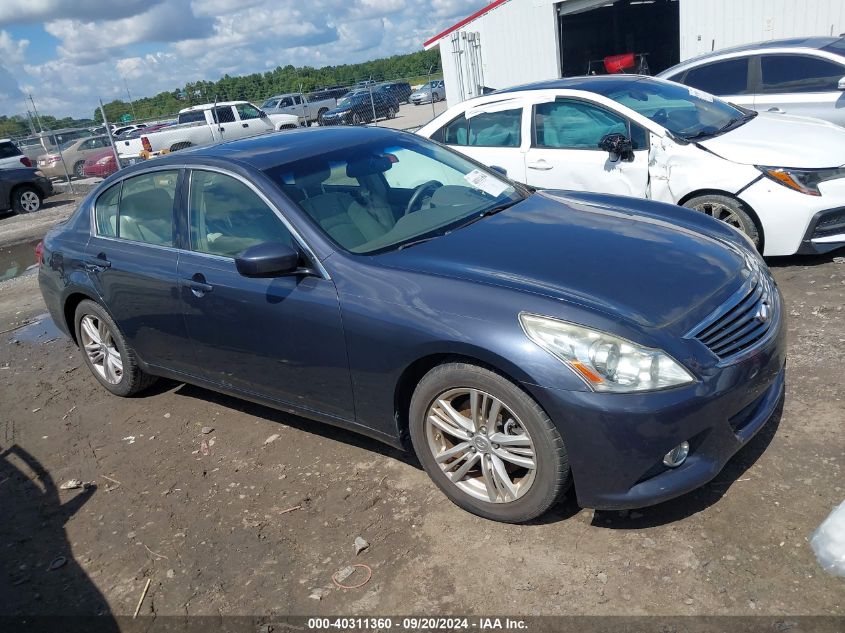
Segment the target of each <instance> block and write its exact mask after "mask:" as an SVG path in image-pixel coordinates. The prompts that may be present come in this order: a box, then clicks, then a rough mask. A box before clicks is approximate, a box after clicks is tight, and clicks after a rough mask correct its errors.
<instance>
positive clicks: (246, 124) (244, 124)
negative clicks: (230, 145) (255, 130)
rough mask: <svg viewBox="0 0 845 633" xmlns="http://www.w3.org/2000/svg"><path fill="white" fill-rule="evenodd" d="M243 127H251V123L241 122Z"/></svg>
mask: <svg viewBox="0 0 845 633" xmlns="http://www.w3.org/2000/svg"><path fill="white" fill-rule="evenodd" d="M241 127H249V123H241Z"/></svg>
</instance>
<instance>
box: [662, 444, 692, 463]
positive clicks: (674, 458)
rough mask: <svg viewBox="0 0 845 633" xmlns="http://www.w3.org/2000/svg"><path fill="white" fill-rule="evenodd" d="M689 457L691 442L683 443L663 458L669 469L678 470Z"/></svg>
mask: <svg viewBox="0 0 845 633" xmlns="http://www.w3.org/2000/svg"><path fill="white" fill-rule="evenodd" d="M687 455H689V442H681V443H680V444H678V445H677V446H676V447H675V448H673V449H672V450H671V451H669V452H668V453H666V457H664V458H663V464H664V465H666V466H668V467H669V468H677V467H678V466H680V465H681V464H683V463H684V462H685V461H686V460H687Z"/></svg>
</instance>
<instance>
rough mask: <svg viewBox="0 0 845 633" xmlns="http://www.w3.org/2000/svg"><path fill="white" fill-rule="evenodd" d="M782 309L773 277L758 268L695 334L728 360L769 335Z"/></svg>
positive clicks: (721, 357) (714, 351) (718, 354)
mask: <svg viewBox="0 0 845 633" xmlns="http://www.w3.org/2000/svg"><path fill="white" fill-rule="evenodd" d="M778 308H779V306H778V305H777V297H776V294H775V291H774V287H773V285H772V281H771V279H769V277H768V275H767V274H766V273H764V272H762V271H760V270H759V269H758V270H755V271H754V273H753V275H752V278H751V281H750V282H749V283H747V284H746V285H745V286H744V287H743V289H742V290H741V291H740V292H739V293H737V294H736V295H734V296H733V298H732V299H731V301H730V302H729V303H728V304H727V305H726V306H724V307H723V308H722V309H721V310H719V311H718V312H717V313H716V314H715V315H714V316H712V317H710V318H709V319H708V320H707V321H705V323H704V324H703V325H702V326H699V328H698V329H697V331H694V334H693V335H694V336H695V338H697V339H698V340H699V341H701V342H702V343H704V345H706V346H707V347H708V348H709V349H710V351H711V352H713V353H714V354H715V355H716V356H718V357H719V359H720V360H727V359H730V358H732V357H734V356H736V355H737V354H741V353H742V352H744V351H746V350H748V349H750V348H752V347H754V345H756V344H757V343H758V342H759V341H760V340H762V339H763V338H764V337H765V336H766V334H767V333H768V332H769V329H770V328H771V327H772V323H774V321H775V320H776V316H777V315H776V310H777V309H778Z"/></svg>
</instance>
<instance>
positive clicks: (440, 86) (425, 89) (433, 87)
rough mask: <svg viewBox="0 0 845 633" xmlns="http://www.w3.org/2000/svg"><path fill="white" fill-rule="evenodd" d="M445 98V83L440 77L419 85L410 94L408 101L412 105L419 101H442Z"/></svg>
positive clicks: (417, 103)
mask: <svg viewBox="0 0 845 633" xmlns="http://www.w3.org/2000/svg"><path fill="white" fill-rule="evenodd" d="M445 98H446V85H445V84H444V83H443V80H442V79H435V80H434V81H429V82H428V83H426V84H423V85H422V86H420V87H419V89H418V90H417V91H416V92H414V93H413V94H412V95H411V97H410V101H411V103H413V104H414V105H420V104H421V103H433V102H437V101H442V100H443V99H445Z"/></svg>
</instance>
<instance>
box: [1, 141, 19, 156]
mask: <svg viewBox="0 0 845 633" xmlns="http://www.w3.org/2000/svg"><path fill="white" fill-rule="evenodd" d="M20 153H21V151H20V150H19V149H18V148H17V147H15V146H14V145H13V144H12V143H8V142H6V143H0V158H10V157H12V156H19V155H20Z"/></svg>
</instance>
